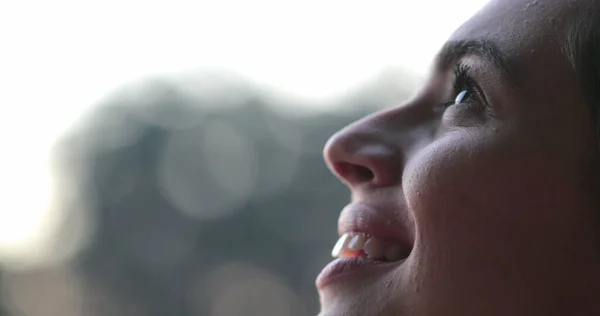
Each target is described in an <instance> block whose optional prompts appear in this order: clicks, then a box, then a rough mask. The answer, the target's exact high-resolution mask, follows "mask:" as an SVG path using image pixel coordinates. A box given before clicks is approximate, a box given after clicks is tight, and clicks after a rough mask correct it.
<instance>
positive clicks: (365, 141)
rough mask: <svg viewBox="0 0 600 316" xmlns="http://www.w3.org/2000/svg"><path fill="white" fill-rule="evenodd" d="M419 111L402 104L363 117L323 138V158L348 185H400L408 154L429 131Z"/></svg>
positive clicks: (420, 142)
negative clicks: (325, 139) (324, 143)
mask: <svg viewBox="0 0 600 316" xmlns="http://www.w3.org/2000/svg"><path fill="white" fill-rule="evenodd" d="M419 112H420V113H419ZM422 114H423V112H422V111H418V110H415V109H411V107H409V106H404V107H401V108H397V109H392V110H388V111H384V112H379V113H375V114H373V115H371V116H368V117H366V118H363V119H362V120H359V121H357V122H355V123H353V124H351V125H349V126H347V127H346V128H344V129H342V130H341V131H339V132H337V133H336V134H334V135H333V136H332V137H331V138H330V139H329V140H328V141H327V143H326V145H325V148H324V150H323V156H324V158H325V162H326V163H327V165H328V167H329V169H330V170H331V171H332V172H333V174H334V175H335V176H337V177H338V178H339V179H340V180H341V181H342V182H344V183H345V184H346V185H348V186H349V187H350V188H354V187H358V186H364V185H366V186H368V187H387V186H395V185H401V181H402V170H403V169H404V165H405V163H406V160H407V159H408V156H409V155H410V153H411V152H414V149H415V146H417V145H419V144H421V145H422V144H423V143H424V142H426V139H427V138H428V135H431V134H432V133H430V131H431V130H430V128H428V127H427V125H428V124H427V117H426V116H423V115H422Z"/></svg>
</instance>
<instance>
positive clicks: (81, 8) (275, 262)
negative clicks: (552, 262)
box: [0, 0, 485, 316]
mask: <svg viewBox="0 0 600 316" xmlns="http://www.w3.org/2000/svg"><path fill="white" fill-rule="evenodd" d="M484 2H485V0H457V1H445V0H419V1H405V0H395V1H369V2H366V1H341V0H339V1H338V0H319V1H317V0H303V1H284V0H279V1H275V0H246V1H244V0H219V1H208V0H196V1H180V0H170V1H166V0H157V1H148V0H146V1H141V0H134V1H131V0H120V1H116V0H109V1H107V0H105V1H68V0H51V1H42V0H37V1H35V0H20V1H10V0H9V1H4V2H1V3H0V39H1V41H2V44H1V45H2V50H1V51H0V87H1V88H0V106H1V110H2V112H1V113H2V114H1V115H0V118H1V124H0V141H1V143H0V144H1V147H0V315H1V316H59V315H60V316H79V315H86V316H110V315H128V316H137V315H144V316H145V315H148V316H153V315H156V316H165V315H172V316H196V315H206V316H238V315H250V316H252V315H256V316H305V315H315V314H317V313H318V308H319V306H318V297H317V293H316V290H315V288H314V279H315V277H316V275H317V274H318V273H319V271H320V270H321V269H322V268H323V267H324V266H325V265H326V264H327V263H328V262H329V261H330V260H331V259H330V256H329V253H330V249H331V247H332V246H333V244H334V242H335V240H336V236H337V234H336V225H337V222H336V219H337V216H338V214H339V212H340V210H341V208H342V207H343V206H344V205H345V204H346V203H347V201H348V198H349V193H348V191H347V190H346V188H345V187H344V186H343V185H342V184H341V183H339V182H338V181H337V180H336V179H335V177H334V176H332V175H331V174H330V173H329V172H328V171H327V169H326V167H325V164H324V162H323V160H322V155H321V150H322V148H323V145H324V144H325V142H326V140H327V138H328V137H329V136H330V135H331V134H333V133H334V132H335V131H337V130H338V129H339V128H341V127H343V126H344V125H346V124H348V123H350V122H351V121H353V120H355V119H357V118H359V117H361V116H363V115H365V114H367V113H370V112H372V111H375V110H377V109H382V108H385V107H391V106H394V105H398V104H399V103H401V102H403V101H404V100H406V99H407V98H409V97H410V96H411V94H412V93H414V91H415V90H416V89H417V88H418V86H419V84H420V83H421V82H422V81H423V78H424V77H425V76H426V73H427V70H428V66H429V62H430V60H431V59H432V57H433V56H434V55H435V53H436V51H437V49H438V48H439V47H440V46H441V45H442V44H443V42H444V40H445V39H446V38H447V37H448V36H449V35H450V34H451V33H452V31H453V30H454V29H455V28H456V27H457V26H459V25H460V23H461V22H462V21H464V20H465V19H466V18H468V17H469V16H470V15H472V14H473V13H474V12H475V11H476V10H477V9H479V8H480V7H481V6H482V5H483V4H484Z"/></svg>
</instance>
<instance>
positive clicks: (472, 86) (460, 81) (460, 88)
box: [442, 63, 481, 108]
mask: <svg viewBox="0 0 600 316" xmlns="http://www.w3.org/2000/svg"><path fill="white" fill-rule="evenodd" d="M469 70H470V69H469V66H467V65H465V64H462V63H458V64H457V65H456V67H455V68H454V80H453V83H452V85H453V88H452V91H453V94H454V95H455V99H454V100H452V101H449V102H446V103H444V104H443V105H442V106H443V107H444V108H449V107H451V106H453V105H459V104H463V103H465V100H468V99H475V100H474V101H481V98H480V96H479V93H480V92H479V87H478V85H477V83H476V82H475V80H473V79H472V78H471V77H470V76H469ZM464 91H466V93H467V95H466V96H465V98H463V99H462V100H461V101H460V102H456V100H457V99H458V96H459V95H460V94H461V93H463V92H464Z"/></svg>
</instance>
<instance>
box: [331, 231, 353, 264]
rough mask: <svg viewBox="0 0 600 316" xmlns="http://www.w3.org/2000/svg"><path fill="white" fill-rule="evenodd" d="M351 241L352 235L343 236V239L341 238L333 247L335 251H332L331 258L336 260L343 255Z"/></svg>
mask: <svg viewBox="0 0 600 316" xmlns="http://www.w3.org/2000/svg"><path fill="white" fill-rule="evenodd" d="M349 241H350V234H348V233H345V234H343V235H342V237H340V239H338V241H337V242H336V243H335V246H333V249H332V250H331V256H332V257H334V258H337V257H339V256H340V254H342V252H343V251H344V250H345V249H346V246H347V245H348V242H349Z"/></svg>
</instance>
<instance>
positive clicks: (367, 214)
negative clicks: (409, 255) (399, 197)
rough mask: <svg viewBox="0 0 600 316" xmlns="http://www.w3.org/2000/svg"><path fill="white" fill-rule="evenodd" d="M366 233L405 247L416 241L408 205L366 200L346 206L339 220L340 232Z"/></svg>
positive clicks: (341, 233)
mask: <svg viewBox="0 0 600 316" xmlns="http://www.w3.org/2000/svg"><path fill="white" fill-rule="evenodd" d="M350 232H360V233H365V234H368V235H371V236H374V237H377V238H380V239H383V240H385V241H387V242H389V243H391V244H393V245H397V246H400V247H402V248H403V249H412V248H413V245H414V242H415V232H414V224H413V219H412V216H411V215H410V213H409V212H408V209H407V208H406V207H398V206H395V205H373V204H368V203H364V202H357V203H352V204H349V205H347V206H346V207H344V209H343V210H342V213H341V214H340V218H339V222H338V233H339V235H340V236H341V235H343V234H345V233H350Z"/></svg>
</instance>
